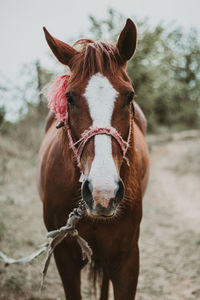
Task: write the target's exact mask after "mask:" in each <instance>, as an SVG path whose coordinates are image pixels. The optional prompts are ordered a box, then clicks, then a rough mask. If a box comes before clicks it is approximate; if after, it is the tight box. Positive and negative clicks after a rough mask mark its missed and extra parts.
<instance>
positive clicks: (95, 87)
mask: <svg viewBox="0 0 200 300" xmlns="http://www.w3.org/2000/svg"><path fill="white" fill-rule="evenodd" d="M117 95H118V92H117V91H116V90H115V89H114V88H113V86H112V84H111V83H110V81H109V80H108V79H107V78H106V77H104V76H102V75H101V74H100V73H97V74H95V75H93V76H92V77H91V78H90V80H89V82H88V85H87V87H86V90H85V95H84V96H85V97H86V99H87V102H88V106H89V110H90V116H91V118H92V120H93V124H92V126H93V127H109V126H111V117H112V113H113V108H114V103H115V100H116V97H117ZM94 151H95V153H94V160H93V162H92V166H91V170H90V174H89V179H91V181H92V185H93V189H94V190H93V195H94V198H95V194H96V196H98V197H99V196H101V194H102V196H103V198H106V199H110V198H112V197H113V196H114V192H115V189H116V184H117V179H118V174H117V170H116V166H115V163H114V160H113V156H112V142H111V137H110V136H109V135H105V134H102V135H96V136H95V137H94Z"/></svg>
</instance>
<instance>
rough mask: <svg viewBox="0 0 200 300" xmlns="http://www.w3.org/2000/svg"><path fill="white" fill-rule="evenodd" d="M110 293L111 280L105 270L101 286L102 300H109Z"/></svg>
mask: <svg viewBox="0 0 200 300" xmlns="http://www.w3.org/2000/svg"><path fill="white" fill-rule="evenodd" d="M108 291H109V278H108V275H107V273H106V272H105V270H103V280H102V286H101V296H100V300H108Z"/></svg>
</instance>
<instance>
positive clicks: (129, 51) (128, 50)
mask: <svg viewBox="0 0 200 300" xmlns="http://www.w3.org/2000/svg"><path fill="white" fill-rule="evenodd" d="M136 44H137V29H136V26H135V24H134V23H133V21H132V20H131V19H127V21H126V25H125V26H124V28H123V30H122V32H121V33H120V36H119V39H118V41H117V48H118V50H119V54H120V57H121V59H122V63H123V64H124V63H126V62H127V61H128V60H129V59H130V58H131V57H132V56H133V54H134V52H135V49H136Z"/></svg>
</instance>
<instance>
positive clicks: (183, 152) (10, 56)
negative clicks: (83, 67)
mask: <svg viewBox="0 0 200 300" xmlns="http://www.w3.org/2000/svg"><path fill="white" fill-rule="evenodd" d="M199 11H200V3H199V1H198V0H190V1H187V2H183V1H181V0H169V1H159V0H151V1H148V0H134V1H133V0H132V1H131V0H123V1H120V0H110V1H108V0H101V1H92V0H85V1H77V0H75V1H72V2H70V1H67V0H57V1H53V0H40V1H39V0H34V1H33V0H18V1H14V0H6V1H3V0H1V1H0V33H1V35H0V39H1V48H0V54H1V55H0V190H1V192H0V250H2V251H5V252H7V253H8V254H9V255H10V256H15V257H16V256H21V255H24V254H27V253H30V252H31V251H32V250H33V249H35V247H36V246H37V245H38V243H40V242H43V240H44V236H45V229H44V226H43V222H42V207H41V203H40V201H39V197H38V194H37V188H36V179H35V178H36V157H37V152H38V149H39V145H40V143H41V140H42V137H43V136H44V121H45V117H46V115H47V113H48V109H47V103H46V100H45V99H44V98H43V96H42V95H41V94H40V90H41V89H42V88H43V86H44V85H45V84H46V83H48V82H49V81H50V80H52V79H53V78H55V77H56V76H58V75H60V74H63V72H65V71H66V70H64V67H63V66H62V65H60V64H59V63H58V62H57V61H56V59H55V58H54V57H53V55H52V54H51V51H50V49H49V48H48V46H47V44H46V41H45V38H44V34H43V30H42V27H43V26H45V27H46V28H47V29H48V30H49V32H50V33H51V34H52V35H53V36H55V37H57V38H59V39H60V40H63V41H65V42H67V43H70V44H73V43H74V42H75V41H76V40H77V39H79V38H86V37H88V38H93V39H95V40H96V39H103V40H107V41H111V42H116V41H117V37H118V35H119V32H120V31H121V29H122V28H123V26H124V24H125V22H126V18H127V17H130V18H132V19H133V20H134V22H135V23H136V25H137V29H138V46H137V51H136V54H135V56H134V58H133V59H132V60H131V61H130V62H129V65H128V74H129V76H130V77H131V79H132V81H133V83H134V88H135V91H136V95H137V97H136V101H137V102H138V104H139V105H140V106H141V107H142V109H143V111H144V113H145V115H146V117H147V120H148V132H147V142H148V145H149V149H150V152H151V177H150V184H149V189H148V191H147V195H146V197H145V200H144V218H143V223H142V233H141V275H140V280H139V287H138V295H137V299H140V300H146V299H147V300H154V299H159V300H160V299H166V300H168V299H172V300H174V299H181V300H182V299H188V300H189V299H200V288H199V285H200V282H199V278H200V255H199V253H200V252H199V247H200V238H199V225H200V215H199V210H200V201H199V200H200V199H199V194H200V193H199V174H200V130H199V129H200V95H199V91H200V19H199ZM41 261H42V260H41ZM40 266H41V263H40V261H39V263H38V261H37V262H34V264H32V265H29V266H26V267H24V266H23V267H22V266H12V267H10V268H7V269H5V268H4V266H3V265H1V264H0V299H7V300H12V299H63V292H62V288H61V283H60V280H59V278H58V275H57V271H56V270H55V266H54V264H52V266H51V272H49V274H48V279H47V283H46V289H45V290H44V291H43V294H39V293H38V287H39V281H40V280H39V272H40ZM82 289H83V295H84V297H83V299H90V298H91V299H92V297H93V296H92V295H89V290H88V288H87V286H86V279H85V278H83V287H82ZM111 299H112V296H111Z"/></svg>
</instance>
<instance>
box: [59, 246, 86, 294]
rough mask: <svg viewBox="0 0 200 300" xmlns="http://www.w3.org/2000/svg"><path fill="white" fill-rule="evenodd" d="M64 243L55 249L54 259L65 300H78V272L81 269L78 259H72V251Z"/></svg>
mask: <svg viewBox="0 0 200 300" xmlns="http://www.w3.org/2000/svg"><path fill="white" fill-rule="evenodd" d="M70 250H71V251H69V247H68V246H67V244H66V243H65V242H62V243H61V244H60V245H58V246H57V247H56V248H55V251H54V257H55V261H56V265H57V268H58V271H59V274H60V277H61V279H62V283H63V287H64V291H65V297H66V299H67V300H80V299H81V292H80V271H81V268H82V265H81V262H80V257H77V260H76V259H75V258H74V257H72V254H73V255H74V249H70Z"/></svg>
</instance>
